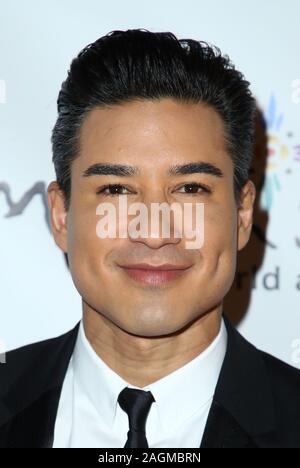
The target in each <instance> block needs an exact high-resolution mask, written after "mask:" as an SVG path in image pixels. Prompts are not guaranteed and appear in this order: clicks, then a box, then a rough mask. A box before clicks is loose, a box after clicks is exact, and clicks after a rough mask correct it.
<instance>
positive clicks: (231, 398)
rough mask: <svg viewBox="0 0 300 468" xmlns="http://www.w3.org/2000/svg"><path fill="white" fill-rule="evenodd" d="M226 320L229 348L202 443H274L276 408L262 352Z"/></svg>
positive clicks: (204, 445) (233, 445) (206, 445)
mask: <svg viewBox="0 0 300 468" xmlns="http://www.w3.org/2000/svg"><path fill="white" fill-rule="evenodd" d="M224 321H225V325H226V330H227V337H228V341H227V350H226V354H225V358H224V362H223V365H222V369H221V372H220V376H219V380H218V383H217V386H216V390H215V395H214V398H213V403H212V406H211V409H210V412H209V415H208V419H207V423H206V427H205V431H204V435H203V439H202V442H201V446H200V447H202V448H216V447H219V448H225V447H226V448H230V447H231V448H242V447H244V448H246V447H247V448H250V447H252V448H255V447H260V446H272V444H273V443H274V441H276V431H275V427H276V424H275V410H274V403H273V397H272V391H271V386H270V382H269V378H268V374H267V371H266V368H265V364H264V361H263V358H262V355H261V353H260V352H259V351H258V350H257V349H256V348H255V347H254V346H253V345H251V344H250V343H249V342H248V341H246V340H245V339H244V338H243V337H242V336H241V335H240V334H239V332H238V331H237V330H236V329H235V328H234V327H233V326H232V325H231V324H230V322H229V320H228V319H227V318H226V317H224Z"/></svg>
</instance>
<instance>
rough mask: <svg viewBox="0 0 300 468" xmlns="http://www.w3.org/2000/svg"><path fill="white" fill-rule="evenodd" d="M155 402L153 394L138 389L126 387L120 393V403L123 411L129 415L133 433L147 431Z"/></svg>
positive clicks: (130, 427)
mask: <svg viewBox="0 0 300 468" xmlns="http://www.w3.org/2000/svg"><path fill="white" fill-rule="evenodd" d="M154 401H155V400H154V397H153V395H152V393H151V392H146V391H144V390H140V389H137V388H129V387H125V388H124V389H123V390H122V391H121V392H120V394H119V397H118V402H119V405H120V406H121V408H122V410H123V411H125V413H127V415H128V420H129V429H130V430H131V431H141V432H144V431H145V427H146V420H147V417H148V413H149V411H150V407H151V405H152V403H153V402H154Z"/></svg>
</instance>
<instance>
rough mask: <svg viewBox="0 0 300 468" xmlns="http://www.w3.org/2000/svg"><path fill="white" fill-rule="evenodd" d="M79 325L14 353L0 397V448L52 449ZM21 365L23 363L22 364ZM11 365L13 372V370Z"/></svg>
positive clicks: (8, 364)
mask: <svg viewBox="0 0 300 468" xmlns="http://www.w3.org/2000/svg"><path fill="white" fill-rule="evenodd" d="M78 328H79V323H78V324H77V325H76V326H75V327H74V328H73V330H71V331H69V332H68V333H66V334H64V335H62V336H59V337H57V338H54V339H50V340H46V341H44V342H41V343H37V344H34V345H32V346H28V347H24V352H23V353H22V352H20V350H18V351H11V352H10V353H8V355H7V362H6V364H5V366H7V367H5V368H2V369H3V372H6V374H5V378H3V382H5V383H6V382H8V383H7V384H6V388H5V389H2V392H1V395H0V447H10V448H47V447H52V445H53V437H54V426H55V420H56V414H57V409H58V404H59V398H60V394H61V390H62V385H63V381H64V378H65V374H66V371H67V368H68V364H69V361H70V358H71V356H72V352H73V349H74V346H75V341H76V337H77V334H78ZM19 361H20V362H19ZM10 364H11V370H10V367H9V366H10Z"/></svg>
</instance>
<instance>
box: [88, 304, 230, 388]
mask: <svg viewBox="0 0 300 468" xmlns="http://www.w3.org/2000/svg"><path fill="white" fill-rule="evenodd" d="M221 314H222V304H220V305H219V306H218V307H216V308H215V309H213V310H211V311H209V312H208V313H206V314H205V315H203V316H201V317H199V318H198V319H197V320H196V321H194V322H193V323H192V324H190V325H189V326H186V327H184V329H182V330H180V331H177V332H176V333H172V334H170V335H164V336H161V337H141V336H136V335H132V334H130V333H128V332H126V331H124V330H123V329H121V328H119V327H118V326H117V325H115V324H114V323H112V322H111V321H110V320H108V319H107V318H106V317H104V316H103V315H102V314H100V313H99V312H96V311H95V310H94V309H92V308H91V307H89V306H88V305H87V304H86V303H84V304H83V326H84V331H85V335H86V337H87V339H88V341H89V343H90V344H91V346H92V347H93V349H94V351H95V352H96V353H97V355H98V356H99V357H100V358H101V359H102V360H103V361H104V362H105V363H106V364H107V365H108V366H109V367H110V368H111V369H112V370H113V371H115V372H116V373H117V374H118V375H119V376H120V377H122V378H123V379H124V380H125V381H126V382H128V383H130V384H131V385H134V386H137V387H140V388H143V387H145V386H147V385H150V384H151V383H153V382H155V381H156V380H159V379H161V378H162V377H165V376H166V375H168V374H170V373H171V372H173V371H175V370H176V369H179V368H180V367H182V366H184V365H185V364H187V363H188V362H189V361H191V360H192V359H194V358H195V357H196V356H198V355H199V354H200V353H202V352H203V351H204V350H205V349H206V348H207V347H208V346H209V345H210V343H211V342H212V341H213V340H214V339H215V337H216V336H217V335H218V333H219V330H220V324H221Z"/></svg>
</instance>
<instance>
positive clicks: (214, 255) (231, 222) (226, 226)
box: [201, 205, 237, 270]
mask: <svg viewBox="0 0 300 468" xmlns="http://www.w3.org/2000/svg"><path fill="white" fill-rule="evenodd" d="M236 243H237V217H236V211H235V210H234V207H232V206H230V207H229V208H227V209H226V208H225V207H224V206H221V205H214V206H211V207H207V209H206V211H205V217H204V244H203V247H202V249H201V251H202V255H203V260H204V263H205V264H206V267H207V268H211V269H213V270H216V269H218V268H220V267H224V268H226V267H229V268H230V267H234V265H235V257H236V250H237V247H236Z"/></svg>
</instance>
